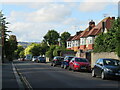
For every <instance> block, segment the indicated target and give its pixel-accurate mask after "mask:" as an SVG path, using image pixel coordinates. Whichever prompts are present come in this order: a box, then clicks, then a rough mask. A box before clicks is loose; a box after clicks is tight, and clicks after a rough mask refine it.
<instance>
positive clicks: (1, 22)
mask: <svg viewBox="0 0 120 90" xmlns="http://www.w3.org/2000/svg"><path fill="white" fill-rule="evenodd" d="M7 24H9V23H8V22H6V17H4V14H2V11H0V34H1V37H2V38H1V40H2V43H1V44H2V60H3V62H4V56H5V50H6V48H5V45H6V43H7V42H6V41H7V36H8V34H7V33H8V32H11V31H9V30H8V29H7V28H8V27H7V26H6V25H7Z"/></svg>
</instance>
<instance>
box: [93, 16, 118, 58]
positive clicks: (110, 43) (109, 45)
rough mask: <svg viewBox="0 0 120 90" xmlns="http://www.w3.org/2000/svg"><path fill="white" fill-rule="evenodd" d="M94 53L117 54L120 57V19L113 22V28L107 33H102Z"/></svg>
mask: <svg viewBox="0 0 120 90" xmlns="http://www.w3.org/2000/svg"><path fill="white" fill-rule="evenodd" d="M94 52H116V53H117V55H118V56H119V57H120V18H117V19H116V20H114V21H113V22H112V27H111V28H110V29H109V31H108V32H107V33H102V34H100V35H99V36H98V37H97V38H96V40H95V46H94Z"/></svg>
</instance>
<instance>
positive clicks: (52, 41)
mask: <svg viewBox="0 0 120 90" xmlns="http://www.w3.org/2000/svg"><path fill="white" fill-rule="evenodd" d="M58 38H59V33H58V32H57V31H55V30H49V31H48V32H47V34H46V35H45V36H44V40H45V41H46V42H47V44H49V45H56V44H58Z"/></svg>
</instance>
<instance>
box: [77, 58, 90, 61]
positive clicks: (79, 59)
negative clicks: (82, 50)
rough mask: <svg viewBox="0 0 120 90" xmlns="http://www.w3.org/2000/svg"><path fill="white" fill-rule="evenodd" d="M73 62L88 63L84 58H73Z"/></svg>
mask: <svg viewBox="0 0 120 90" xmlns="http://www.w3.org/2000/svg"><path fill="white" fill-rule="evenodd" d="M75 61H76V62H88V60H87V59H84V58H75Z"/></svg>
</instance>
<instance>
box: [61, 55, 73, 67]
mask: <svg viewBox="0 0 120 90" xmlns="http://www.w3.org/2000/svg"><path fill="white" fill-rule="evenodd" d="M72 58H74V56H65V58H64V60H63V62H62V63H61V68H64V69H67V67H68V66H69V62H70V60H71V59H72Z"/></svg>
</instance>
